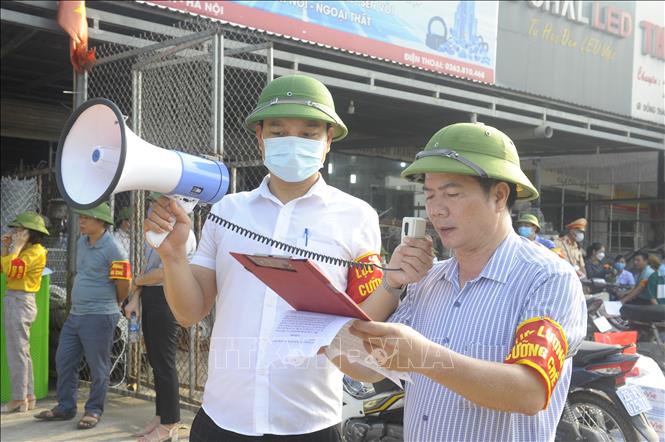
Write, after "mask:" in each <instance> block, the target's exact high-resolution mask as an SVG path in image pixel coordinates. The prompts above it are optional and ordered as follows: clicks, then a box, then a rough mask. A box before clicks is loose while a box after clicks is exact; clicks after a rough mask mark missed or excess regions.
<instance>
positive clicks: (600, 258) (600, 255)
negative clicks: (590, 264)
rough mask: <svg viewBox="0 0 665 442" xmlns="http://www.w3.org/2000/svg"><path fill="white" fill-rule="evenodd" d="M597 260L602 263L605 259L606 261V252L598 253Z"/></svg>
mask: <svg viewBox="0 0 665 442" xmlns="http://www.w3.org/2000/svg"><path fill="white" fill-rule="evenodd" d="M596 259H597V260H598V261H602V260H603V259H605V252H598V253H596Z"/></svg>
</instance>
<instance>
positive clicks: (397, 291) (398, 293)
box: [381, 276, 406, 299]
mask: <svg viewBox="0 0 665 442" xmlns="http://www.w3.org/2000/svg"><path fill="white" fill-rule="evenodd" d="M381 287H383V288H384V289H385V290H386V291H387V292H388V293H390V294H391V295H393V296H394V297H395V298H398V299H399V298H401V297H402V293H404V290H406V284H404V285H402V286H399V287H393V286H391V285H390V284H388V278H386V277H385V276H384V277H383V279H382V280H381Z"/></svg>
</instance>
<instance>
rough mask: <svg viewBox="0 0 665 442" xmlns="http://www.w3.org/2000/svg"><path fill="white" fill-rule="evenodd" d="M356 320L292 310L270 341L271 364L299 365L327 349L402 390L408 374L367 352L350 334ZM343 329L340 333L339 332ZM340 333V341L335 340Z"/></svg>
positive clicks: (287, 313)
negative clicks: (374, 372)
mask: <svg viewBox="0 0 665 442" xmlns="http://www.w3.org/2000/svg"><path fill="white" fill-rule="evenodd" d="M353 320H354V319H353V318H349V317H345V316H335V315H327V314H323V313H311V312H300V311H295V310H289V311H287V312H284V314H283V315H282V316H281V318H279V319H278V320H277V325H276V326H275V328H274V330H273V332H272V336H271V340H270V341H271V342H270V348H271V351H270V352H269V356H268V357H269V360H270V363H271V364H274V363H281V364H291V365H294V366H297V365H299V364H301V363H303V362H304V361H305V360H306V359H308V358H313V357H314V356H316V355H317V352H318V351H319V349H320V348H321V347H326V346H330V347H328V350H327V352H326V354H327V356H328V357H330V358H334V357H336V356H339V355H340V354H343V355H345V356H347V358H348V359H349V361H350V362H353V363H358V364H361V365H363V366H365V367H368V368H370V369H372V370H374V371H376V372H377V373H379V374H381V375H382V376H385V377H386V378H388V379H390V380H392V381H393V382H395V383H396V384H397V385H399V386H400V387H401V383H400V379H404V380H407V381H409V382H410V381H411V377H410V376H409V375H408V373H406V372H397V371H391V370H386V369H385V368H383V367H381V366H380V365H379V363H378V362H377V360H376V359H375V357H374V356H373V355H370V354H369V353H367V351H366V350H365V348H364V347H363V345H362V340H361V339H360V338H358V337H356V336H353V335H352V334H351V333H350V332H349V331H348V329H349V326H350V322H351V321H353ZM340 330H341V333H340ZM338 333H339V334H340V338H341V339H340V340H339V341H337V340H336V341H335V342H334V343H333V345H331V343H332V342H333V339H334V338H335V336H337V334H338Z"/></svg>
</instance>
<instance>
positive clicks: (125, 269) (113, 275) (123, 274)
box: [109, 261, 132, 279]
mask: <svg viewBox="0 0 665 442" xmlns="http://www.w3.org/2000/svg"><path fill="white" fill-rule="evenodd" d="M109 279H132V272H131V270H130V267H129V261H113V262H112V263H111V268H110V269H109Z"/></svg>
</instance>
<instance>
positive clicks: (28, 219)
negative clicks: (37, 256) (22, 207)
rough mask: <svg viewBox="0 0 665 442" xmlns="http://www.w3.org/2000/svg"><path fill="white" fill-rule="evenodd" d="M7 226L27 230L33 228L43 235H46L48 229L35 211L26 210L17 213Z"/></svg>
mask: <svg viewBox="0 0 665 442" xmlns="http://www.w3.org/2000/svg"><path fill="white" fill-rule="evenodd" d="M8 227H19V228H21V227H22V228H24V229H29V230H34V231H35V232H40V233H43V234H45V235H48V234H49V233H48V230H46V223H45V222H44V218H42V216H41V215H40V214H39V213H37V212H32V211H27V212H23V213H21V214H19V215H18V216H17V217H16V218H15V219H14V221H12V222H11V223H9V224H8Z"/></svg>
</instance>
